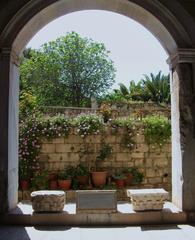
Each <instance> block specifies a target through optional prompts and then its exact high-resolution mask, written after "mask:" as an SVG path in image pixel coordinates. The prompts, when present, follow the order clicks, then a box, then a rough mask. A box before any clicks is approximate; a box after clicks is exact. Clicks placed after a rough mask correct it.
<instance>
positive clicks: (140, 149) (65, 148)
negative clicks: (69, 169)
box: [40, 129, 171, 191]
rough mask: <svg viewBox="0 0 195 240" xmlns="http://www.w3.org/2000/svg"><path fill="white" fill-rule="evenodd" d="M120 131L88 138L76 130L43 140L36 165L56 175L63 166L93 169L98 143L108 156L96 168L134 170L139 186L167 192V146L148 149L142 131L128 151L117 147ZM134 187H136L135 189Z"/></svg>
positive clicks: (168, 182)
mask: <svg viewBox="0 0 195 240" xmlns="http://www.w3.org/2000/svg"><path fill="white" fill-rule="evenodd" d="M122 137H123V131H119V132H118V133H117V134H112V133H111V129H107V130H106V132H104V134H102V135H101V134H99V135H89V136H87V137H85V138H82V137H81V136H79V135H77V134H76V130H75V131H72V133H71V134H70V135H69V136H68V137H67V138H57V139H53V140H50V141H48V140H43V142H42V148H41V154H40V165H41V167H42V168H44V169H47V170H48V171H50V172H58V171H60V170H63V169H64V168H65V167H66V166H70V165H71V166H76V165H77V164H79V163H80V162H82V163H87V164H88V165H89V166H91V167H93V166H94V162H95V159H96V156H97V155H98V153H99V151H100V149H101V147H102V144H105V143H107V144H109V145H110V146H111V147H112V149H113V150H112V154H111V155H110V156H109V157H108V158H107V159H105V160H104V161H102V162H101V164H100V167H101V168H104V169H107V171H108V172H109V173H110V174H111V173H112V172H113V171H114V170H116V169H117V168H123V167H137V168H138V169H139V170H140V171H141V172H143V174H144V180H143V182H142V183H141V184H140V185H139V187H145V188H147V187H148V188H154V187H163V188H165V189H166V190H168V191H170V190H171V144H166V145H164V146H163V147H162V148H161V149H159V148H154V147H152V146H148V145H147V144H146V142H145V139H144V135H143V133H142V132H138V133H137V135H136V136H135V140H136V146H135V148H134V149H133V150H132V151H130V150H129V149H127V148H125V147H124V146H123V145H122V144H121V139H122ZM135 187H137V186H135Z"/></svg>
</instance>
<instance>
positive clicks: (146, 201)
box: [127, 188, 169, 211]
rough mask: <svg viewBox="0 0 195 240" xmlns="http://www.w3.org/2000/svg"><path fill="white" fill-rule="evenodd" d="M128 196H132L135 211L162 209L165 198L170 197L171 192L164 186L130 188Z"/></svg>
mask: <svg viewBox="0 0 195 240" xmlns="http://www.w3.org/2000/svg"><path fill="white" fill-rule="evenodd" d="M127 196H128V197H130V198H131V202H132V205H133V210H135V211H146V210H162V208H163V204H164V202H165V200H168V198H169V193H168V192H167V191H165V190H164V189H163V188H156V189H140V190H137V189H136V190H135V189H128V190H127Z"/></svg>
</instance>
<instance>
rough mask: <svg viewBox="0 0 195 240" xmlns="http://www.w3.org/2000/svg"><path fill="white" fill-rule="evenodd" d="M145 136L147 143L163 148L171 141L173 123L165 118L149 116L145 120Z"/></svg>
mask: <svg viewBox="0 0 195 240" xmlns="http://www.w3.org/2000/svg"><path fill="white" fill-rule="evenodd" d="M143 124H144V135H145V139H146V142H147V143H148V144H149V145H150V144H152V145H154V146H155V145H156V146H158V147H162V146H163V145H164V144H165V143H167V142H168V141H169V140H170V137H171V123H170V120H169V119H168V118H167V117H164V116H148V117H146V118H144V119H143Z"/></svg>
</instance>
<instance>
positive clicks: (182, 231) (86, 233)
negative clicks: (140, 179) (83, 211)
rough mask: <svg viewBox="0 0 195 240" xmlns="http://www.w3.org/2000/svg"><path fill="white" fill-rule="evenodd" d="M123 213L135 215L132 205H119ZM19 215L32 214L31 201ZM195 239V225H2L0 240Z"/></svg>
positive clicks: (169, 208)
mask: <svg viewBox="0 0 195 240" xmlns="http://www.w3.org/2000/svg"><path fill="white" fill-rule="evenodd" d="M117 208H118V211H119V212H120V213H134V211H133V210H132V206H131V204H130V203H128V202H119V203H118V205H117ZM64 211H67V212H68V213H69V214H75V212H76V205H75V204H66V206H65V208H64ZM163 211H168V212H173V213H178V212H180V210H179V209H178V208H177V207H176V206H174V205H173V204H172V203H170V202H166V203H165V205H164V209H163ZM12 213H15V214H18V213H20V214H31V213H32V206H31V204H30V202H22V203H19V204H18V208H17V209H16V210H15V211H13V212H12ZM43 239H44V240H61V239H63V240H64V239H71V240H77V239H78V240H91V239H93V240H96V239H97V240H99V239H106V240H121V239H123V240H129V239H133V240H161V239H162V240H165V239H166V240H194V239H195V225H185V224H177V225H156V226H152V225H150V226H120V227H116V226H115V227H114V226H112V227H105V226H104V227H68V226H60V227H58V226H44V227H43V226H37V227H35V226H34V227H24V226H10V225H9V226H8V225H7V226H0V240H43Z"/></svg>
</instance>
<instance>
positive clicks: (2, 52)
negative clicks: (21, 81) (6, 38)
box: [0, 47, 20, 66]
mask: <svg viewBox="0 0 195 240" xmlns="http://www.w3.org/2000/svg"><path fill="white" fill-rule="evenodd" d="M0 58H3V59H7V60H9V59H10V60H11V62H12V63H14V64H15V65H16V66H20V58H19V56H18V55H17V54H16V53H15V51H14V50H13V49H11V48H9V47H4V48H1V49H0Z"/></svg>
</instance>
